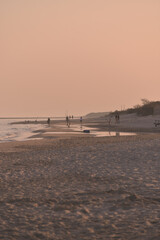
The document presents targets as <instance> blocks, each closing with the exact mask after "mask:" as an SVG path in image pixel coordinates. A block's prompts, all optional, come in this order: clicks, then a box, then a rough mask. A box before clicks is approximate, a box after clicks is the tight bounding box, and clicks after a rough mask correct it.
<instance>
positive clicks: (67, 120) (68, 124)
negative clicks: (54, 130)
mask: <svg viewBox="0 0 160 240" xmlns="http://www.w3.org/2000/svg"><path fill="white" fill-rule="evenodd" d="M66 124H67V126H68V127H70V121H69V117H68V116H66Z"/></svg>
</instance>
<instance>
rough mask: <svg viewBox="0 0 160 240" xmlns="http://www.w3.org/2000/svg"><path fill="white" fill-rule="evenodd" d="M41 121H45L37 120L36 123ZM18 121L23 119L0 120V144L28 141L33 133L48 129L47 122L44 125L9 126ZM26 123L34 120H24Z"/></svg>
mask: <svg viewBox="0 0 160 240" xmlns="http://www.w3.org/2000/svg"><path fill="white" fill-rule="evenodd" d="M57 119H58V118H57ZM41 120H43V121H44V120H45V119H44V118H43V119H40V118H39V119H38V121H41ZM46 120H47V118H46ZM20 121H25V119H0V142H11V141H25V140H29V137H31V136H34V135H36V133H34V131H36V130H40V129H44V128H47V127H48V125H47V121H46V124H39V123H37V124H27V123H26V124H11V123H14V122H20ZM27 121H34V119H26V122H27Z"/></svg>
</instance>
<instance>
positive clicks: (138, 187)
mask: <svg viewBox="0 0 160 240" xmlns="http://www.w3.org/2000/svg"><path fill="white" fill-rule="evenodd" d="M92 123H93V122H92ZM84 124H85V123H84ZM89 124H90V123H89ZM93 124H95V123H93ZM62 125H63V124H62V123H61V124H58V122H57V125H56V124H54V126H51V128H50V129H47V131H48V130H50V132H51V133H52V132H53V130H54V131H60V132H62V129H63V130H64V128H62ZM90 125H92V124H90ZM95 125H96V124H95ZM88 126H89V125H88ZM101 129H102V128H101ZM67 130H68V134H67V133H66V131H67ZM44 132H45V130H41V132H40V135H39V137H40V136H42V135H43V133H44ZM72 133H73V134H72ZM159 146H160V134H159V133H153V134H152V133H147V132H146V133H140V132H139V134H137V135H134V136H119V137H112V136H111V137H92V136H91V135H89V134H84V135H81V134H75V133H74V131H71V129H68V128H67V127H66V128H65V134H62V135H58V136H55V133H53V136H52V134H51V135H50V134H48V135H46V136H45V138H44V139H40V140H30V141H23V142H9V143H1V144H0V163H1V168H0V190H1V201H0V239H8V240H17V239H23V238H25V239H46V240H51V239H55V240H58V239H77V240H81V239H104V240H106V239H114V238H118V239H148V240H151V239H153V238H154V239H159V236H160V230H159V222H160V217H159V209H160V191H159V189H160V188H159V186H160V178H159V170H160V163H159V156H160V154H159Z"/></svg>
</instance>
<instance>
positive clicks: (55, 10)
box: [0, 0, 160, 117]
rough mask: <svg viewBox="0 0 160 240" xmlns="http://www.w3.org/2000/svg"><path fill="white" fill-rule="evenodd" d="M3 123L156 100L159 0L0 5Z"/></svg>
mask: <svg viewBox="0 0 160 240" xmlns="http://www.w3.org/2000/svg"><path fill="white" fill-rule="evenodd" d="M0 83H1V84H0V117H2V116H57V115H62V116H63V115H65V114H66V113H67V112H68V113H69V114H75V115H76V114H80V115H81V114H86V113H88V112H93V111H94V112H98V111H110V110H116V109H121V107H126V108H127V107H131V106H134V105H136V104H138V103H140V101H141V98H148V99H149V100H160V0H0Z"/></svg>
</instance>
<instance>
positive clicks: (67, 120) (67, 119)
mask: <svg viewBox="0 0 160 240" xmlns="http://www.w3.org/2000/svg"><path fill="white" fill-rule="evenodd" d="M71 119H73V115H72V117H71V116H66V125H67V127H70V125H71ZM82 120H83V118H82V116H81V117H80V123H81V124H82Z"/></svg>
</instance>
